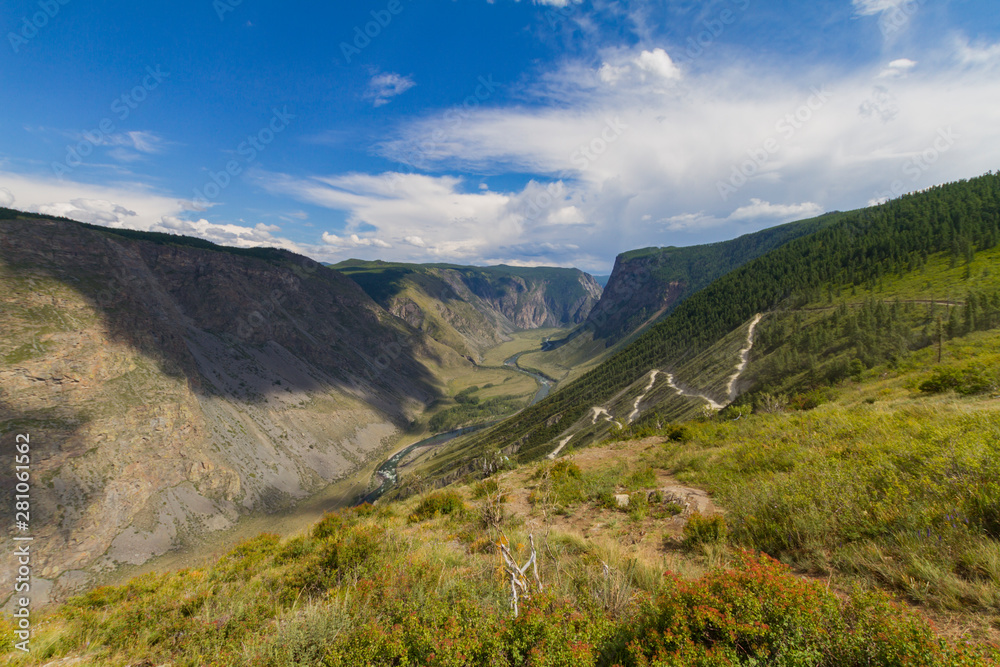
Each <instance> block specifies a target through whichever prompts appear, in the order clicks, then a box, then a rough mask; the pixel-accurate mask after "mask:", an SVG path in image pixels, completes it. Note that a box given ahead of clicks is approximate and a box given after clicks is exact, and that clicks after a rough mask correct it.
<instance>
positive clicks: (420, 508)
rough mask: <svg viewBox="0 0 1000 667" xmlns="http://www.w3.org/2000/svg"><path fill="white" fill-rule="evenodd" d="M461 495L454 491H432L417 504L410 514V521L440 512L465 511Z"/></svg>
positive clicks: (436, 514)
mask: <svg viewBox="0 0 1000 667" xmlns="http://www.w3.org/2000/svg"><path fill="white" fill-rule="evenodd" d="M465 509H466V508H465V502H464V501H463V500H462V496H460V495H458V493H456V492H455V491H434V492H433V493H431V494H430V495H428V496H427V497H426V498H424V499H423V500H422V501H420V504H419V505H417V509H415V510H413V514H411V515H410V520H411V521H423V520H424V519H432V518H434V517H435V516H439V515H441V514H461V513H462V512H464V511H465Z"/></svg>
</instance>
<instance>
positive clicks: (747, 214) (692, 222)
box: [662, 197, 823, 232]
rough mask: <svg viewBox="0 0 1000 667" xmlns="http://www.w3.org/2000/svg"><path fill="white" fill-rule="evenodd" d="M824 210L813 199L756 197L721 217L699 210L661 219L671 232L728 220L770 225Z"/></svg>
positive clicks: (727, 222) (700, 229)
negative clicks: (773, 200) (786, 200)
mask: <svg viewBox="0 0 1000 667" xmlns="http://www.w3.org/2000/svg"><path fill="white" fill-rule="evenodd" d="M821 213H823V207H822V206H820V205H819V204H816V203H814V202H804V203H801V204H772V203H770V202H767V201H763V200H761V199H757V198H756V197H754V198H751V199H750V203H749V204H747V205H746V206H741V207H739V208H737V209H736V210H735V211H733V212H732V213H730V214H729V215H728V216H726V217H724V218H719V217H716V216H714V215H711V214H708V213H705V212H704V211H700V212H698V213H681V214H678V215H674V216H671V217H669V218H666V219H664V220H663V221H662V222H663V224H664V225H665V227H666V228H667V229H668V230H670V231H672V232H698V231H704V230H706V229H711V228H714V227H720V226H723V225H727V224H731V223H747V222H751V223H758V224H756V225H755V227H761V226H763V227H770V226H772V225H778V224H781V223H783V222H792V221H793V220H804V219H806V218H813V217H816V216H817V215H820V214H821ZM741 231H743V230H741Z"/></svg>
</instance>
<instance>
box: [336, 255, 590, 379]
mask: <svg viewBox="0 0 1000 667" xmlns="http://www.w3.org/2000/svg"><path fill="white" fill-rule="evenodd" d="M332 268H334V269H336V270H338V271H341V272H343V273H344V274H345V275H348V276H350V277H351V278H352V279H353V280H355V281H356V282H357V283H358V284H359V285H360V286H361V287H362V289H364V290H365V292H366V293H368V295H369V296H371V297H372V298H373V299H374V300H375V301H377V302H378V303H379V304H380V305H381V306H382V307H383V308H385V309H386V310H388V311H389V312H391V313H392V314H394V315H396V316H397V317H400V318H401V319H403V320H405V321H406V322H407V323H409V324H410V325H411V326H413V327H414V328H417V329H420V330H422V331H425V332H426V333H427V334H428V335H430V336H431V337H433V338H434V339H435V340H437V341H439V342H441V343H444V344H445V345H448V346H450V347H452V348H453V349H455V350H456V351H458V352H459V353H461V354H463V355H466V356H469V357H470V358H473V359H475V360H477V361H479V360H480V359H481V357H482V353H483V351H484V350H486V349H488V348H490V347H493V346H496V345H497V344H499V343H501V342H503V341H504V340H507V339H508V334H510V333H511V332H513V331H516V330H521V329H540V328H556V327H568V326H573V325H575V324H580V323H582V322H584V321H585V320H586V318H587V316H588V315H589V314H590V311H591V309H592V308H593V307H594V304H596V303H597V301H598V299H599V298H600V296H601V288H600V286H598V284H597V283H596V282H595V281H594V279H593V277H592V276H590V275H588V274H586V273H583V272H582V271H579V270H577V269H561V268H550V267H535V268H524V267H513V266H504V265H500V266H490V267H477V266H458V265H454V264H401V263H394V262H382V261H373V262H366V261H362V260H356V259H351V260H347V261H345V262H341V263H339V264H335V265H333V267H332Z"/></svg>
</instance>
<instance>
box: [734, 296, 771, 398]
mask: <svg viewBox="0 0 1000 667" xmlns="http://www.w3.org/2000/svg"><path fill="white" fill-rule="evenodd" d="M763 317H764V316H763V315H762V314H760V313H757V314H756V315H755V316H754V318H753V322H751V323H750V328H749V329H747V344H746V347H744V348H743V349H742V350H740V362H739V363H738V364H736V372H735V373H733V374H732V375H730V376H729V384H727V385H726V396H728V397H729V402H730V403H732V402H733V401H734V400H736V381H737V380H739V379H740V375H742V374H743V371H744V369H746V367H747V361H748V360H749V359H750V350H752V349H753V332H754V331H755V330H756V329H757V325H758V324H760V321H761V319H762V318H763Z"/></svg>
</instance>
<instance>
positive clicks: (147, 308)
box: [0, 209, 471, 598]
mask: <svg viewBox="0 0 1000 667" xmlns="http://www.w3.org/2000/svg"><path fill="white" fill-rule="evenodd" d="M0 304H2V305H0V331H2V332H3V335H2V337H0V434H2V438H3V442H4V447H5V448H6V447H8V446H9V445H8V443H11V442H13V438H14V435H15V434H21V433H24V434H28V435H30V440H31V443H32V445H31V455H32V480H33V486H32V506H31V507H32V513H31V516H32V527H33V530H34V531H35V532H34V536H35V538H36V542H35V544H36V545H37V546H36V547H35V551H34V552H33V561H32V562H33V565H34V568H35V569H34V572H35V576H36V580H35V585H34V588H33V591H36V592H37V593H38V596H39V598H44V594H43V591H47V589H48V588H49V587H50V586H54V587H55V589H56V590H55V591H54V592H55V593H59V592H60V591H63V590H65V589H72V588H74V587H76V586H77V585H79V584H81V583H83V582H86V581H88V580H90V579H91V578H92V577H93V575H94V574H95V573H96V572H99V571H104V570H107V569H111V568H115V567H118V566H120V565H124V564H133V565H134V564H140V563H142V562H144V561H146V560H147V559H149V558H151V557H153V556H155V555H158V554H161V553H164V552H165V551H167V550H168V549H171V548H172V547H174V546H176V545H178V544H180V543H182V542H184V541H185V540H187V539H188V538H190V537H192V536H199V537H204V535H205V534H207V533H209V532H211V531H216V530H220V529H224V528H228V527H230V526H233V525H234V524H236V523H237V522H239V521H240V520H241V518H242V517H244V516H245V515H247V514H249V513H252V512H259V511H266V512H270V511H274V510H277V509H281V508H285V507H288V506H289V505H291V504H292V503H295V502H296V501H297V500H299V499H302V498H305V497H306V496H308V495H310V494H312V493H314V492H316V491H318V490H320V489H322V488H324V487H325V486H326V485H327V484H329V483H330V482H331V481H333V480H337V479H340V478H343V477H344V476H346V475H347V474H348V473H350V472H352V471H354V470H357V469H358V468H359V467H360V466H361V465H362V464H363V463H365V462H366V461H367V460H369V459H372V458H373V457H375V456H376V455H378V454H379V453H381V452H382V451H383V450H385V449H386V448H387V447H388V446H389V445H390V444H391V443H392V442H394V441H395V439H396V438H397V437H398V435H399V434H400V433H401V431H402V430H403V429H406V428H407V427H409V426H410V424H411V423H412V421H413V420H414V419H416V418H417V417H418V416H419V415H420V414H422V412H423V411H424V409H425V407H426V406H427V405H428V404H429V403H431V402H433V401H434V400H436V399H437V398H438V396H439V395H440V393H441V392H440V383H439V380H438V375H439V374H440V373H447V372H451V370H455V369H459V370H460V369H463V368H468V367H470V366H471V365H470V364H469V363H468V361H466V360H464V359H462V358H461V357H459V356H458V355H457V354H455V353H454V352H453V351H452V350H450V349H449V348H447V347H445V346H442V345H440V344H439V343H437V342H436V341H434V340H432V339H431V338H429V337H428V336H426V335H424V334H423V333H422V332H420V331H418V330H416V329H414V328H412V327H410V326H409V325H408V324H406V323H405V322H403V321H402V320H400V319H398V318H396V317H394V316H393V315H391V314H390V313H388V312H386V311H385V310H384V309H383V308H382V307H381V306H379V305H378V304H377V303H375V302H374V301H373V300H372V299H371V298H370V297H369V296H368V295H367V294H365V292H364V291H363V290H362V289H360V288H359V287H358V286H357V284H356V283H355V282H354V281H353V280H351V279H349V278H347V277H346V276H344V275H342V274H340V273H338V272H337V271H333V270H331V269H328V268H325V267H322V266H320V265H319V264H317V263H316V262H313V261H312V260H309V259H307V258H305V257H301V256H298V255H295V254H293V253H290V252H287V251H283V250H275V249H251V250H241V249H233V248H223V247H220V246H216V245H213V244H211V243H208V242H205V241H201V240H199V239H191V238H185V237H179V236H172V235H166V234H152V233H144V232H131V231H126V230H112V229H107V228H103V227H94V226H90V225H85V224H81V223H77V222H73V221H70V220H65V219H58V218H51V217H46V216H34V215H28V214H22V213H19V212H17V211H11V210H7V209H3V210H0ZM10 446H12V445H10ZM5 451H6V449H5ZM12 471H13V468H11V467H9V466H8V467H6V468H5V469H4V472H3V473H2V474H3V477H2V485H0V487H2V490H3V492H4V494H6V495H8V496H9V495H10V493H13V491H12V489H13V483H14V480H13V478H12V477H11V475H12ZM8 492H10V493H8ZM3 511H4V512H5V514H4V516H5V517H6V516H7V514H6V513H7V512H8V511H10V508H9V507H8V508H5V509H4V510H3ZM10 519H11V521H13V517H12V516H11V517H10ZM6 544H7V546H8V547H10V544H11V543H10V542H6ZM10 548H13V547H10ZM11 576H13V575H12V573H11V572H10V571H4V572H3V573H0V586H3V587H5V588H7V589H8V590H12V589H10V586H12V585H13V584H12V580H11V579H10V577H11Z"/></svg>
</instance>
